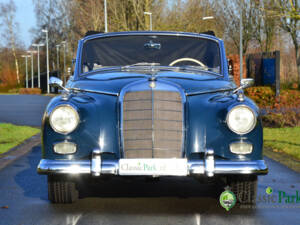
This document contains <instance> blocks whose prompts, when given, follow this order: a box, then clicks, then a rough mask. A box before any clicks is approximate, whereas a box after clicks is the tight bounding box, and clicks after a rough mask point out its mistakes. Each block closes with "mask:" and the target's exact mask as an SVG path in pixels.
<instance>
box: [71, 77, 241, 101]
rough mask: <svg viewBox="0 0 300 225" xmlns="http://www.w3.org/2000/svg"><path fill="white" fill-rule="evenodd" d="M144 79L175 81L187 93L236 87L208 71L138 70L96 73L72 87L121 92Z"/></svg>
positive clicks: (148, 80)
mask: <svg viewBox="0 0 300 225" xmlns="http://www.w3.org/2000/svg"><path fill="white" fill-rule="evenodd" d="M143 80H144V81H145V82H150V81H151V80H155V81H158V82H159V81H167V82H169V83H173V84H174V85H176V86H177V87H178V86H179V87H181V88H182V89H183V92H185V94H186V95H190V94H196V93H206V92H214V91H220V90H228V89H233V88H235V85H234V84H233V83H232V82H230V81H226V80H224V79H223V77H219V76H217V75H212V74H210V73H208V72H202V73H197V74H194V73H182V72H173V71H171V72H170V71H168V72H156V73H155V74H152V75H151V74H149V73H136V72H110V73H94V74H92V75H88V76H86V77H84V78H81V79H80V80H77V81H75V82H74V83H72V84H71V85H70V87H72V88H80V89H83V90H92V91H100V92H101V91H102V92H106V93H112V94H119V93H120V92H121V90H122V89H123V88H124V87H125V86H127V85H129V84H131V83H133V82H137V81H141V82H142V81H143Z"/></svg>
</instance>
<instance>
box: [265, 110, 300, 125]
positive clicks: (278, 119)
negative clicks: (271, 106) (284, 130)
mask: <svg viewBox="0 0 300 225" xmlns="http://www.w3.org/2000/svg"><path fill="white" fill-rule="evenodd" d="M262 122H263V126H264V127H276V128H281V127H295V126H300V112H295V111H287V112H284V113H275V112H271V113H269V114H266V115H264V116H263V117H262Z"/></svg>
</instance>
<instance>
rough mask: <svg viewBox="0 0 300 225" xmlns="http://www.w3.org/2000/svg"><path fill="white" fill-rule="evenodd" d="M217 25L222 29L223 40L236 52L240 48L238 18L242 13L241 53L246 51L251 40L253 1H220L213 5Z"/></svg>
mask: <svg viewBox="0 0 300 225" xmlns="http://www.w3.org/2000/svg"><path fill="white" fill-rule="evenodd" d="M213 8H214V10H215V14H216V17H217V18H218V21H217V23H218V24H219V25H220V26H221V27H222V28H224V32H225V39H226V38H229V39H230V40H231V41H232V42H233V44H234V45H235V47H236V50H237V52H239V48H240V45H239V43H240V33H239V26H240V16H241V12H242V24H243V31H242V32H243V49H242V50H243V53H244V54H245V53H246V52H247V49H248V45H249V43H250V41H251V40H252V39H253V31H254V29H255V28H254V26H253V24H254V23H253V21H254V20H255V16H256V15H255V9H256V8H255V1H251V0H241V1H240V0H232V1H228V0H220V1H215V2H214V3H213Z"/></svg>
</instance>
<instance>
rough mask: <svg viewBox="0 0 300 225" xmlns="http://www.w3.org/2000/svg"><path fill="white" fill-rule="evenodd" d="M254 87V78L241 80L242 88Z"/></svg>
mask: <svg viewBox="0 0 300 225" xmlns="http://www.w3.org/2000/svg"><path fill="white" fill-rule="evenodd" d="M253 85H254V79H252V78H245V79H242V80H241V87H242V88H248V87H251V86H253Z"/></svg>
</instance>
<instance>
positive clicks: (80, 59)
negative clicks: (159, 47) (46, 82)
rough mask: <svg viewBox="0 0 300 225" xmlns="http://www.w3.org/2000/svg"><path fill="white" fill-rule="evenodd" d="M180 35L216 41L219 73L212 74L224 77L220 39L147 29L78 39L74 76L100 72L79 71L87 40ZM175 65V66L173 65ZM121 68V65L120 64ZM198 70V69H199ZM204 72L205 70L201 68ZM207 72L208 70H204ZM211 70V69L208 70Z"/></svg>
mask: <svg viewBox="0 0 300 225" xmlns="http://www.w3.org/2000/svg"><path fill="white" fill-rule="evenodd" d="M153 35H157V36H181V37H192V38H199V39H205V40H211V41H214V42H215V43H217V45H218V48H219V57H220V73H214V75H218V76H219V77H220V76H221V77H226V70H225V68H224V60H226V57H225V52H224V51H222V49H223V48H224V46H223V44H222V41H221V40H220V39H218V38H216V37H214V36H211V35H205V34H196V33H184V32H149V31H142V32H116V33H101V34H95V35H90V36H87V37H85V38H83V39H81V40H80V41H79V46H78V51H77V60H76V65H75V74H74V75H75V76H76V77H78V78H80V77H85V76H86V75H89V74H90V73H91V72H101V69H100V70H97V71H89V72H81V71H82V54H83V46H84V44H85V43H86V42H87V41H89V40H94V39H100V38H110V37H116V36H153ZM224 57H225V58H224ZM117 67H118V66H112V67H111V68H112V69H113V70H115V69H116V68H117ZM158 67H159V66H158ZM175 67H176V66H175ZM109 68H110V67H106V68H103V72H105V71H109ZM120 68H121V66H120ZM199 71H200V69H199ZM202 72H205V70H202ZM206 72H208V71H206ZM210 72H211V71H210Z"/></svg>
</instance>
